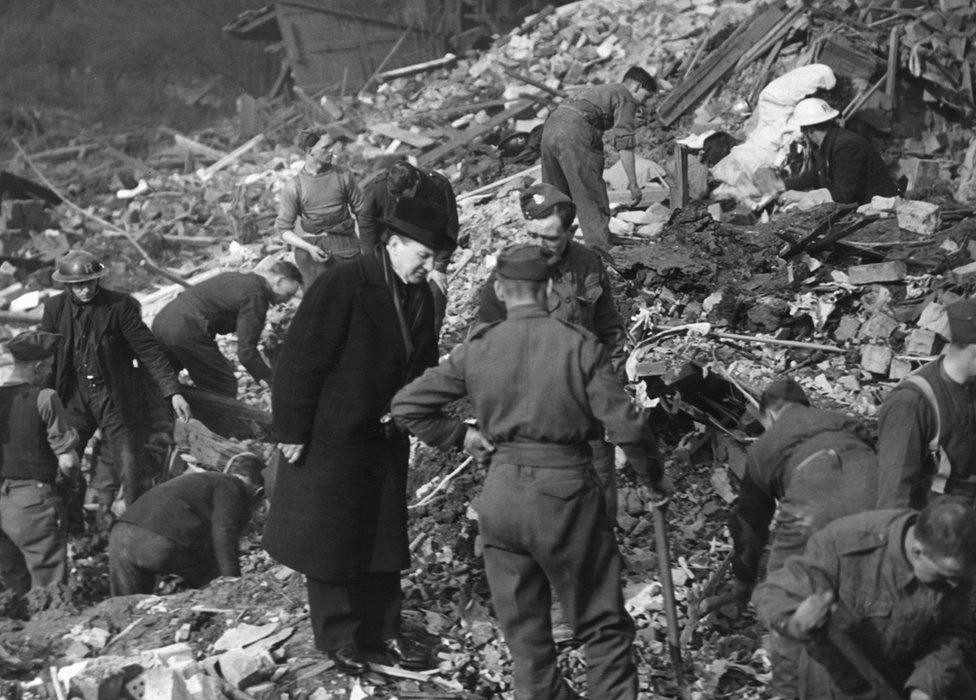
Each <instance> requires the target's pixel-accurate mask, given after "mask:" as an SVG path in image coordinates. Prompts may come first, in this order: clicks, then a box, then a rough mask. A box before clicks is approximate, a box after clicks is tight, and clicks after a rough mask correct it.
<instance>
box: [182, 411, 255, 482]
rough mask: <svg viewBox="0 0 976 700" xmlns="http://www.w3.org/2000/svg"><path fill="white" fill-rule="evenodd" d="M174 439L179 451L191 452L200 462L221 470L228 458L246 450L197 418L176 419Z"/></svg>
mask: <svg viewBox="0 0 976 700" xmlns="http://www.w3.org/2000/svg"><path fill="white" fill-rule="evenodd" d="M173 440H175V441H176V447H177V449H178V450H179V451H181V452H189V453H190V454H191V455H193V457H194V458H196V460H197V461H199V462H200V464H202V465H205V466H207V467H211V468H213V469H215V470H220V471H223V469H224V465H225V464H227V460H229V459H230V458H231V457H233V456H234V455H237V454H240V453H241V452H243V451H244V449H243V448H242V447H241V446H240V445H238V444H236V443H233V442H230V441H228V440H225V439H223V438H222V437H220V435H217V434H216V433H215V432H213V431H211V430H209V429H208V428H207V426H205V425H204V424H203V423H201V422H200V421H199V420H197V419H196V418H191V419H190V420H189V421H187V422H186V423H184V422H183V421H176V425H175V427H174V429H173Z"/></svg>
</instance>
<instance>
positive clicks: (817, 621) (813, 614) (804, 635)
mask: <svg viewBox="0 0 976 700" xmlns="http://www.w3.org/2000/svg"><path fill="white" fill-rule="evenodd" d="M833 605H834V592H833V591H830V590H828V591H823V592H821V593H814V594H812V595H809V596H807V598H806V600H804V601H803V602H802V603H800V607H798V608H797V609H796V610H795V611H794V612H793V615H791V616H790V620H789V622H788V623H787V624H786V633H787V635H789V636H790V637H792V638H794V639H810V637H811V636H812V635H813V633H814V632H815V631H816V630H818V629H820V628H821V627H823V626H824V624H825V623H826V622H827V618H828V617H829V616H830V611H831V609H832V608H833Z"/></svg>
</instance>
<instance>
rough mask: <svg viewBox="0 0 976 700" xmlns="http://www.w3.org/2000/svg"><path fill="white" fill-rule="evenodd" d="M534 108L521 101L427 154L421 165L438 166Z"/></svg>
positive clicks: (422, 157)
mask: <svg viewBox="0 0 976 700" xmlns="http://www.w3.org/2000/svg"><path fill="white" fill-rule="evenodd" d="M531 106H532V103H531V102H530V101H527V100H519V101H518V102H516V103H515V105H514V106H513V107H512V108H511V109H507V110H505V111H504V112H500V113H498V114H496V115H495V116H493V117H492V118H491V119H489V120H488V121H486V122H485V123H484V124H475V125H474V126H470V127H468V128H467V129H465V130H464V131H462V132H461V135H460V136H458V137H457V138H456V139H452V140H450V141H448V142H447V143H445V144H442V145H440V146H438V147H437V148H435V149H434V150H432V151H430V152H428V153H425V154H424V155H422V156H421V157H420V159H419V161H420V165H421V166H424V167H429V166H431V165H434V164H436V163H437V162H438V161H440V160H441V159H442V158H444V157H445V156H448V155H450V154H451V153H453V152H454V151H456V150H457V149H459V148H461V147H462V146H464V145H465V144H467V143H470V142H471V141H472V140H474V139H476V138H477V137H478V136H481V135H482V134H484V133H487V132H489V131H491V130H492V129H494V128H495V127H497V126H499V125H501V124H504V123H505V122H507V121H508V120H509V119H514V118H515V117H517V116H518V115H519V114H521V113H522V112H524V111H525V110H526V109H528V108H529V107H531Z"/></svg>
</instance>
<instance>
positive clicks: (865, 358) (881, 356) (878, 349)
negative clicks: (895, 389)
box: [861, 345, 894, 375]
mask: <svg viewBox="0 0 976 700" xmlns="http://www.w3.org/2000/svg"><path fill="white" fill-rule="evenodd" d="M893 358H894V353H893V352H892V351H891V348H889V347H888V346H887V345H862V346H861V367H862V368H864V369H866V370H867V371H868V372H870V373H871V374H884V375H887V374H888V367H889V366H890V365H891V361H892V359H893Z"/></svg>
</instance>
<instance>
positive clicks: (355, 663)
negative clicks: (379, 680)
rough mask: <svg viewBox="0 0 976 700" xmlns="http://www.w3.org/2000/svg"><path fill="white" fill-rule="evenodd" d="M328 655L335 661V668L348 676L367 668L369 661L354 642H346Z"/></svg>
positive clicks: (360, 672)
mask: <svg viewBox="0 0 976 700" xmlns="http://www.w3.org/2000/svg"><path fill="white" fill-rule="evenodd" d="M329 656H330V657H331V659H332V660H333V661H335V665H336V668H337V669H339V670H340V671H342V672H343V673H347V674H349V675H350V676H358V675H361V674H363V673H366V671H368V670H369V663H368V662H367V661H366V657H365V656H363V652H362V651H361V650H360V649H359V647H357V646H356V645H355V644H347V645H346V646H344V647H339V648H338V649H335V650H333V651H331V652H329Z"/></svg>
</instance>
